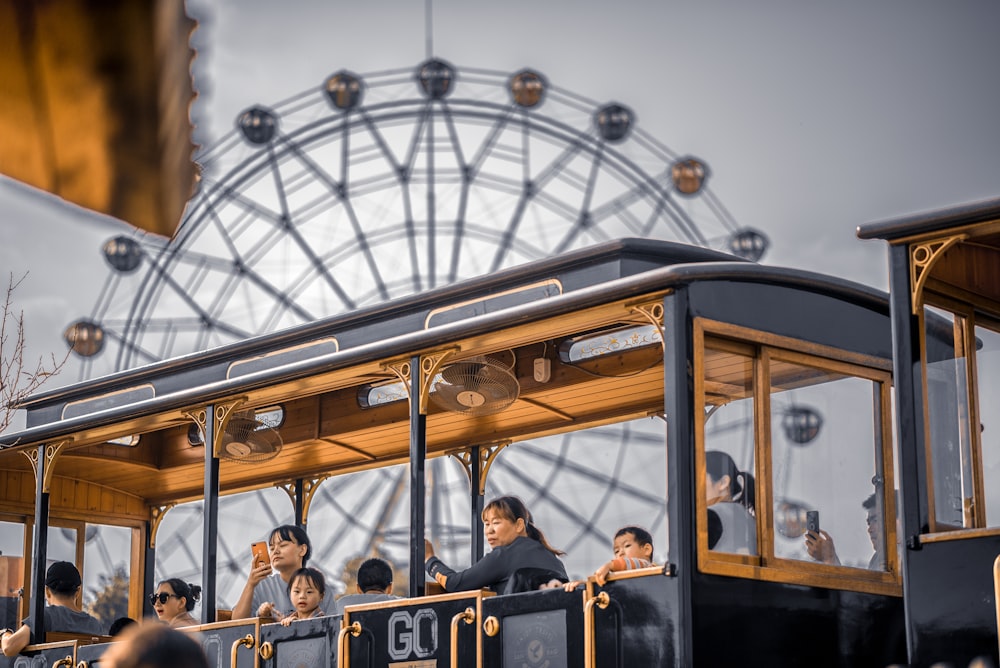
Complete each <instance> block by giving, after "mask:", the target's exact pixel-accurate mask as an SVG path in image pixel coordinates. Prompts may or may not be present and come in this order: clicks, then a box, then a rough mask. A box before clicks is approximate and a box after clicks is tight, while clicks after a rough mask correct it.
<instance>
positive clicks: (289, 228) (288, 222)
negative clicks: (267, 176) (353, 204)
mask: <svg viewBox="0 0 1000 668" xmlns="http://www.w3.org/2000/svg"><path fill="white" fill-rule="evenodd" d="M268 154H269V158H270V163H271V173H272V174H273V175H274V188H275V191H276V193H277V195H278V203H279V205H280V207H281V223H282V226H283V227H284V230H285V233H286V234H287V235H288V236H289V237H291V239H292V241H294V242H295V245H296V246H297V247H298V249H299V251H300V252H301V253H302V254H303V255H304V256H305V257H306V259H307V260H308V262H309V264H310V265H312V267H313V268H314V269H315V270H316V272H317V275H318V276H321V277H322V278H323V280H324V281H326V284H327V285H328V286H329V287H330V289H331V290H333V292H334V294H335V295H337V298H338V299H340V301H341V303H342V304H343V305H344V306H345V307H346V308H348V309H354V308H356V307H357V305H356V304H355V303H354V300H353V299H351V297H350V295H348V294H347V291H346V290H344V288H343V286H341V285H340V283H339V282H338V281H337V279H336V278H334V277H333V276H332V275H331V274H330V272H329V271H327V268H326V265H325V264H323V261H322V260H320V259H319V257H318V256H317V255H316V253H315V251H313V248H312V246H311V245H310V244H309V242H307V241H306V240H305V239H304V238H303V237H302V234H301V233H300V232H299V230H298V228H297V227H296V226H295V222H294V221H293V220H292V214H291V212H290V211H289V209H288V197H287V195H286V193H285V187H284V183H283V181H282V179H281V172H280V170H279V169H278V163H277V160H276V158H275V156H274V149H273V147H272V146H271V145H268ZM279 293H280V294H275V295H273V296H274V297H275V299H278V300H279V301H280V302H281V303H282V304H287V305H288V306H290V307H292V308H293V310H295V307H294V302H292V301H291V300H290V299H288V295H286V294H285V293H284V292H280V291H279ZM303 313H304V312H303Z"/></svg>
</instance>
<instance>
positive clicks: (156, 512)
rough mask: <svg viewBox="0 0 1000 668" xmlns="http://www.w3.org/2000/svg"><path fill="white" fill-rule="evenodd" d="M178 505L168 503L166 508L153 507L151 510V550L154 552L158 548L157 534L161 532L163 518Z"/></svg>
mask: <svg viewBox="0 0 1000 668" xmlns="http://www.w3.org/2000/svg"><path fill="white" fill-rule="evenodd" d="M176 505H177V504H176V503H168V504H166V505H165V506H153V507H152V508H150V509H149V549H151V550H152V549H153V548H155V547H156V532H157V531H159V530H160V522H162V521H163V516H164V515H166V514H167V511H168V510H170V509H171V508H173V507H174V506H176Z"/></svg>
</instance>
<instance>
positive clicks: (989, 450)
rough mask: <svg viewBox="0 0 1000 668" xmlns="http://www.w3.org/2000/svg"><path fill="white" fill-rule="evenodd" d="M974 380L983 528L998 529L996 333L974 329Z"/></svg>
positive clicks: (999, 369)
mask: <svg viewBox="0 0 1000 668" xmlns="http://www.w3.org/2000/svg"><path fill="white" fill-rule="evenodd" d="M976 341H977V350H976V377H977V384H978V388H979V421H980V423H981V426H980V429H981V431H980V439H981V442H982V457H983V489H984V491H985V495H986V526H991V527H995V526H1000V419H998V416H1000V334H998V333H997V332H994V331H993V330H990V329H986V328H985V327H976Z"/></svg>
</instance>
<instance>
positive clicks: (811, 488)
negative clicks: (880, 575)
mask: <svg viewBox="0 0 1000 668" xmlns="http://www.w3.org/2000/svg"><path fill="white" fill-rule="evenodd" d="M769 370H770V380H771V402H770V403H771V482H772V490H773V498H774V505H775V509H776V512H775V513H774V536H775V542H774V554H775V556H776V557H779V558H784V559H795V560H800V561H806V562H815V561H820V562H822V563H826V564H830V565H840V566H850V567H856V568H865V569H868V568H871V569H873V570H884V569H885V559H884V557H883V556H882V555H884V554H885V531H884V528H883V527H884V525H885V523H884V522H883V521H882V520H881V517H882V504H881V498H880V495H879V494H878V492H879V491H880V488H876V487H874V486H873V485H872V480H873V479H874V480H879V479H881V476H880V475H879V474H878V473H877V472H878V471H879V470H880V462H879V457H878V453H879V452H880V449H881V440H882V439H881V437H880V435H879V431H878V429H879V420H878V419H877V411H878V407H879V402H880V389H881V388H880V386H879V384H878V383H874V382H873V381H871V380H866V379H864V378H857V377H853V376H849V375H846V374H843V373H839V372H836V371H833V370H828V369H822V368H818V367H812V366H807V365H805V364H802V363H796V362H792V361H786V360H783V359H781V358H780V357H778V356H777V355H775V356H772V357H771V358H770V363H769ZM809 512H812V513H818V514H817V515H811V516H807V515H806V513H809ZM810 517H812V518H818V524H819V529H820V532H819V534H818V539H816V540H815V541H812V540H811V542H814V544H815V546H814V547H813V548H812V554H810V551H809V550H808V549H807V547H806V540H805V533H806V531H807V530H808V523H809V518H810ZM814 521H816V520H814ZM869 531H871V533H869ZM873 552H874V553H875V554H873Z"/></svg>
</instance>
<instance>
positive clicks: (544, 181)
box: [531, 142, 583, 191]
mask: <svg viewBox="0 0 1000 668" xmlns="http://www.w3.org/2000/svg"><path fill="white" fill-rule="evenodd" d="M582 150H583V145H582V144H580V143H579V142H573V143H572V144H569V145H567V146H566V147H564V148H563V150H562V151H560V152H559V154H558V155H557V156H556V157H555V158H553V159H552V160H551V161H549V163H548V164H547V165H545V166H544V167H543V168H542V169H541V170H539V172H538V174H536V175H535V178H533V179H531V183H532V185H533V186H534V188H535V190H536V191H541V190H543V189H545V188H546V187H547V186H548V185H549V182H550V181H552V179H554V178H556V177H557V176H559V174H560V173H562V171H563V170H565V169H566V167H567V166H568V165H569V163H570V161H571V160H572V159H573V158H575V157H576V156H577V155H578V154H579V153H580V152H581V151H582Z"/></svg>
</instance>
